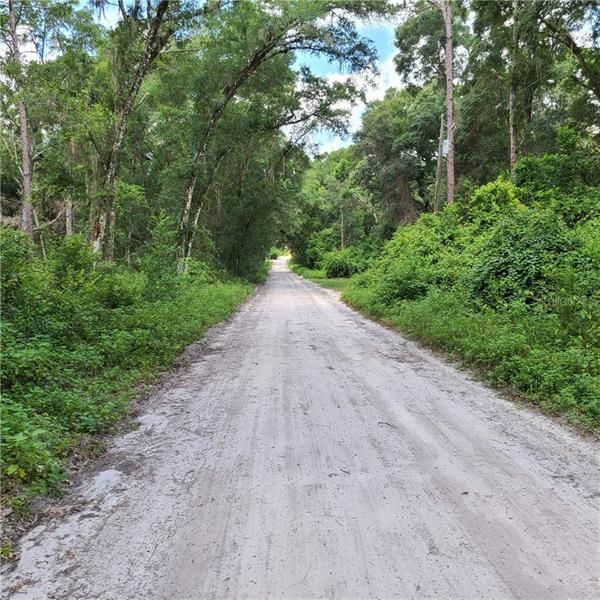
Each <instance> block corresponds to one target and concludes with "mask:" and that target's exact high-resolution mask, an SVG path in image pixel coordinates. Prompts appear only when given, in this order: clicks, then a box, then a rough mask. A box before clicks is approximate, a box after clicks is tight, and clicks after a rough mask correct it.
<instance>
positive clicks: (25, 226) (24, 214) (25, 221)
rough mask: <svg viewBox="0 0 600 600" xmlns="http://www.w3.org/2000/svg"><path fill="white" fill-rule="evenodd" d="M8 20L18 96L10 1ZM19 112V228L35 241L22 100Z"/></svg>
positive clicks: (15, 37)
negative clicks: (20, 193)
mask: <svg viewBox="0 0 600 600" xmlns="http://www.w3.org/2000/svg"><path fill="white" fill-rule="evenodd" d="M8 19H9V27H10V37H11V42H12V57H13V59H14V61H15V63H17V66H18V69H19V76H18V78H17V81H16V91H17V94H19V92H20V87H21V86H20V83H21V82H20V81H18V80H19V79H20V77H21V70H22V68H23V63H22V60H21V49H20V45H19V35H18V33H17V18H16V15H15V7H14V3H13V1H12V0H8ZM17 108H18V112H19V137H20V141H21V174H22V181H21V191H22V194H23V198H22V205H21V214H20V218H19V227H20V228H21V229H22V230H23V231H24V232H25V233H26V234H27V235H28V236H29V237H30V238H31V239H33V229H34V214H33V205H32V204H31V180H32V165H31V147H30V143H29V131H28V126H27V109H26V107H25V103H24V102H23V100H22V99H21V98H19V100H18V101H17Z"/></svg>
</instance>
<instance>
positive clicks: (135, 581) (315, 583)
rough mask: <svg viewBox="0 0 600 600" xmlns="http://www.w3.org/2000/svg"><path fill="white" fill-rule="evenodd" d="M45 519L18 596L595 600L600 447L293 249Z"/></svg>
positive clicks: (18, 574) (13, 584) (30, 545)
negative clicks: (335, 282) (497, 388)
mask: <svg viewBox="0 0 600 600" xmlns="http://www.w3.org/2000/svg"><path fill="white" fill-rule="evenodd" d="M139 420H140V427H139V429H137V430H135V431H133V432H130V433H128V434H126V435H123V436H121V437H119V438H117V439H116V440H115V442H114V444H113V445H112V448H111V449H110V451H109V453H108V455H107V456H106V458H105V460H104V461H103V464H104V465H105V466H104V467H103V468H102V469H101V470H100V471H98V472H96V473H90V474H89V476H88V477H87V479H86V481H85V482H84V483H82V484H81V485H79V487H78V489H76V490H75V491H74V493H73V495H72V497H71V499H70V502H71V503H72V504H73V512H71V513H70V514H67V515H63V516H62V517H60V518H58V517H57V518H55V519H54V520H52V521H50V522H49V523H46V524H44V525H42V526H39V527H37V528H36V529H35V530H33V531H31V532H30V534H28V535H27V536H26V538H25V539H24V540H23V543H22V558H21V560H20V563H19V564H18V566H17V568H16V569H15V570H14V571H12V572H11V573H8V574H6V576H5V580H4V586H5V589H4V593H5V596H8V597H12V598H68V599H77V598H86V599H91V598H94V599H97V598H102V599H119V600H120V599H135V600H137V599H141V598H161V599H163V598H164V599H185V598H189V599H196V598H244V597H252V598H267V597H268V598H349V599H355V598H444V599H446V598H468V599H475V598H524V599H541V598H552V599H556V598H573V599H574V598H592V597H595V598H598V597H600V586H599V585H598V583H597V581H595V580H594V578H595V575H597V573H598V567H599V549H600V546H599V539H598V532H599V523H598V514H599V513H598V499H599V495H600V482H599V476H598V464H597V462H595V459H594V455H595V451H596V450H597V446H595V445H594V444H592V443H590V442H586V441H582V440H581V439H578V438H577V437H576V436H574V435H573V434H571V433H569V432H568V431H565V430H563V429H562V428H560V427H559V426H557V425H555V424H554V423H552V422H550V421H548V420H547V419H545V418H543V417H540V416H539V415H535V414H531V413H530V412H528V411H524V410H520V409H518V408H516V407H514V406H513V405H511V404H509V403H507V402H505V401H503V400H501V399H499V398H497V397H496V396H495V395H494V394H493V393H492V392H490V391H488V390H486V389H485V388H484V387H483V386H481V385H480V384H478V383H476V382H474V381H472V380H471V379H469V377H468V376H466V375H465V374H464V373H461V372H459V371H457V370H456V369H454V368H452V367H449V366H447V365H444V364H443V363H442V362H441V361H439V360H438V359H436V358H434V357H432V356H431V355H430V354H428V353H427V352H425V351H423V350H420V349H418V348H417V347H416V346H415V345H413V344H412V343H409V342H407V341H405V340H404V339H403V338H402V337H400V336H399V335H397V334H394V333H393V332H390V331H388V330H386V329H385V328H382V327H380V326H379V325H377V324H374V323H372V322H369V321H367V320H366V319H364V318H362V317H360V316H359V315H357V314H356V313H354V312H353V311H351V310H350V309H348V308H347V307H345V306H344V305H343V304H341V303H340V302H339V301H338V300H337V299H336V297H335V294H334V293H333V292H329V291H326V290H322V289H320V288H317V287H316V286H314V285H313V284H311V283H308V282H306V281H304V280H302V279H300V278H299V277H297V276H296V275H293V274H291V273H290V272H289V271H288V270H287V268H286V266H285V263H284V262H283V261H278V262H276V264H275V267H274V271H273V273H272V274H271V276H270V278H269V280H268V282H267V283H266V285H264V286H263V287H262V288H261V289H260V290H259V292H258V293H257V294H256V295H255V296H254V297H253V298H252V299H251V300H250V301H249V302H248V303H247V304H246V305H245V306H244V307H243V308H242V310H241V311H240V312H239V313H238V314H237V315H236V316H235V317H234V319H232V320H231V321H230V322H229V323H227V324H225V325H224V326H221V327H219V328H217V329H216V330H214V331H213V332H212V333H211V334H210V335H209V336H208V338H206V340H205V342H204V352H202V353H200V354H199V355H198V356H196V359H195V361H194V362H193V363H192V364H191V365H190V367H189V368H186V369H184V370H183V371H181V372H180V373H178V374H177V376H176V377H174V378H173V379H172V380H171V381H170V383H169V384H168V385H165V386H163V387H162V388H161V389H159V390H157V391H156V393H155V394H154V396H153V397H152V398H151V399H150V401H149V402H148V403H147V404H146V405H145V414H144V415H143V416H142V417H141V418H140V419H139Z"/></svg>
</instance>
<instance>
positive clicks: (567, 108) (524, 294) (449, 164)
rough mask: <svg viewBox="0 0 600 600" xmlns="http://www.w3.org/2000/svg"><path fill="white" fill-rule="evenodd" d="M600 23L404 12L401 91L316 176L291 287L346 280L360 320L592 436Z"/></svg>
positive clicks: (574, 2) (549, 13) (294, 237)
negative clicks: (444, 356) (442, 356)
mask: <svg viewBox="0 0 600 600" xmlns="http://www.w3.org/2000/svg"><path fill="white" fill-rule="evenodd" d="M450 12H451V18H450V26H451V29H452V33H453V42H454V43H453V46H452V47H451V48H450V49H449V48H448V46H447V44H446V37H445V33H447V29H446V27H447V25H448V23H447V22H445V20H444V14H446V15H448V14H449V13H450ZM599 23H600V11H599V10H598V6H597V3H593V2H588V1H587V0H566V1H563V0H561V1H559V0H531V1H529V2H521V1H516V2H513V1H512V0H498V1H496V2H480V1H478V0H471V1H468V2H460V3H459V2H453V1H450V0H448V1H445V0H444V1H440V2H437V3H436V2H430V1H428V0H415V2H412V3H409V4H408V5H407V7H406V9H405V10H404V11H403V13H402V18H401V22H400V24H399V26H398V28H397V29H396V48H397V54H396V55H395V57H394V60H395V65H396V70H397V72H398V74H399V76H400V78H401V79H402V81H403V83H404V86H403V89H401V90H397V89H393V88H391V89H388V90H387V91H386V95H385V97H384V98H383V99H381V100H376V101H374V102H370V103H368V104H367V106H366V109H365V111H364V113H363V116H362V124H361V126H360V128H359V129H358V131H357V132H356V133H355V135H354V139H353V144H352V145H350V146H349V147H347V148H344V149H341V150H337V151H335V152H331V153H329V154H325V155H321V156H317V157H316V158H315V159H314V160H313V161H312V162H311V164H310V166H309V168H308V169H307V171H306V172H305V174H304V178H303V181H302V186H301V188H300V193H299V196H298V201H297V204H296V207H295V209H294V210H293V211H292V212H291V214H290V219H289V225H288V227H287V229H286V243H287V245H288V247H289V248H290V249H291V252H292V255H293V260H294V261H295V265H296V266H295V267H294V269H295V270H296V272H298V273H301V274H303V275H304V276H306V277H308V278H311V279H313V280H318V279H319V278H324V277H327V278H330V277H339V276H344V277H346V276H351V277H352V278H351V280H350V284H349V285H348V287H347V288H346V290H345V291H344V294H343V298H344V299H345V300H346V301H348V302H349V303H350V304H352V305H353V306H356V307H358V308H360V309H361V310H363V311H364V312H366V313H368V314H370V315H372V316H374V317H376V318H379V319H383V320H386V321H388V322H390V323H392V324H394V325H397V326H398V327H399V328H400V329H401V330H402V331H404V332H406V333H407V334H409V335H411V336H414V337H415V338H418V339H420V340H423V341H424V342H426V343H428V344H430V345H431V346H434V347H437V348H442V349H444V350H445V351H447V352H449V353H451V354H453V355H455V356H456V357H459V358H460V359H462V360H464V361H465V362H466V363H468V364H469V365H472V366H474V367H476V368H477V369H479V370H480V371H481V372H482V373H483V374H484V375H485V376H486V377H487V378H488V380H489V381H491V382H493V383H495V384H497V385H499V386H502V387H504V388H507V389H509V390H512V391H513V392H516V393H518V394H519V395H520V396H521V397H524V398H527V399H529V400H530V401H532V402H534V403H536V404H537V405H539V406H540V407H541V408H542V409H544V410H545V411H547V412H551V413H556V414H562V415H566V417H567V418H568V419H569V420H571V421H572V422H575V423H578V424H580V425H582V426H584V427H590V428H596V427H597V426H598V424H599V423H600V379H599V377H600V331H599V327H600V308H599V306H600V297H599V295H598V294H599V290H600V275H599V272H600V238H599V237H598V231H599V225H600V221H599V218H600V178H599V176H598V173H600V161H599V159H598V156H600V146H599V139H600V138H599V130H598V127H597V123H598V122H599V120H600V104H599V102H598V100H599V99H600V87H599V84H600V62H599V61H598V58H599V56H600V55H599V54H598V52H597V50H596V49H595V45H596V46H597V39H596V38H597V35H596V34H591V39H584V38H585V36H584V32H585V31H586V30H589V31H598V24H599ZM450 51H452V52H453V57H452V56H450V55H449V58H450V59H452V60H451V61H450V62H451V63H452V64H451V66H452V68H453V73H449V71H448V69H449V64H448V62H449V61H447V60H446V58H448V57H447V56H446V54H447V53H448V54H449V53H450ZM449 91H450V92H452V93H453V96H454V101H452V99H451V94H450V95H449V94H448V92H449ZM450 119H452V121H450ZM449 130H451V131H452V136H451V135H450V134H449ZM452 137H453V138H454V141H455V146H456V147H455V148H454V147H453V148H450V147H449V146H450V145H451V138H452ZM445 143H446V144H445ZM445 146H446V149H447V155H446V153H445V152H444V147H445ZM452 146H454V144H452ZM450 157H451V158H450ZM307 269H308V270H307Z"/></svg>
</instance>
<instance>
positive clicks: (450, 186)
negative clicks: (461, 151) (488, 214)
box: [440, 0, 454, 204]
mask: <svg viewBox="0 0 600 600" xmlns="http://www.w3.org/2000/svg"><path fill="white" fill-rule="evenodd" d="M440 1H441V2H442V4H441V8H442V15H443V17H444V29H445V34H446V52H445V54H446V56H445V62H446V122H447V124H448V126H447V132H448V156H447V157H446V170H447V176H446V188H447V202H448V204H452V203H453V202H454V47H453V40H452V7H451V5H450V0H440Z"/></svg>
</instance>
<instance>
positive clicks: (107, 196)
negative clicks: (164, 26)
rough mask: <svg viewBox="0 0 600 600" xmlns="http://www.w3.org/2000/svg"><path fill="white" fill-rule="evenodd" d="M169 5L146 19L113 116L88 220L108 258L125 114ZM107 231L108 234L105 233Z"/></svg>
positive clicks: (156, 48)
mask: <svg viewBox="0 0 600 600" xmlns="http://www.w3.org/2000/svg"><path fill="white" fill-rule="evenodd" d="M168 7H169V0H161V1H160V2H159V3H158V6H157V7H156V14H155V15H154V17H153V18H152V19H151V20H150V23H149V25H148V31H147V34H146V41H145V44H144V54H143V56H142V59H141V61H140V64H139V65H138V68H137V71H136V74H135V77H134V79H133V83H132V84H131V88H130V89H129V91H128V93H127V96H126V97H125V101H124V103H123V106H122V108H121V110H120V111H119V114H118V116H117V123H116V126H115V134H114V138H113V143H112V146H111V149H110V154H109V156H108V161H107V163H106V171H105V175H104V181H103V186H102V187H103V190H102V194H101V196H100V198H99V201H98V206H97V208H96V217H95V218H94V219H93V220H92V224H91V230H90V237H91V241H92V249H93V251H94V252H95V253H100V252H103V253H104V255H105V257H106V258H109V259H112V257H113V254H114V231H113V230H114V227H115V222H116V213H115V185H116V182H117V175H118V170H119V159H120V157H121V150H122V148H123V142H124V140H125V133H126V131H127V124H128V121H129V116H130V115H131V112H132V111H133V106H134V103H135V100H136V98H137V96H138V93H139V91H140V87H141V86H142V83H143V82H144V79H145V78H146V75H147V74H148V71H149V70H150V67H151V66H152V63H153V62H154V60H155V59H156V57H157V56H158V55H159V53H160V51H161V49H162V47H163V46H164V40H162V43H161V39H160V36H159V33H160V26H161V23H162V22H163V20H164V17H165V14H166V12H167V9H168ZM109 231H110V234H109V233H108V232H109ZM107 235H108V237H107Z"/></svg>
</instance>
